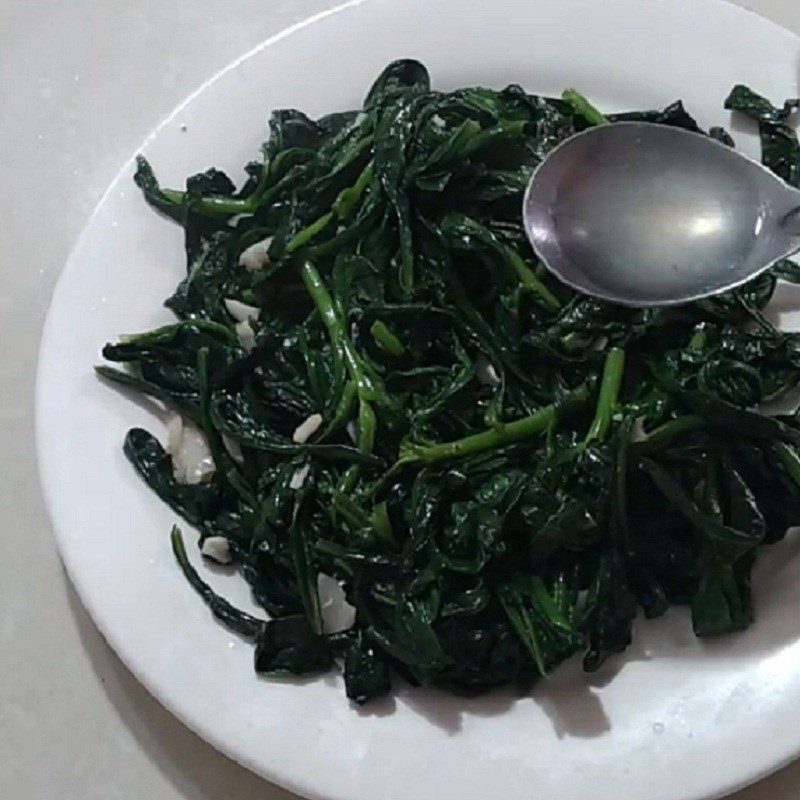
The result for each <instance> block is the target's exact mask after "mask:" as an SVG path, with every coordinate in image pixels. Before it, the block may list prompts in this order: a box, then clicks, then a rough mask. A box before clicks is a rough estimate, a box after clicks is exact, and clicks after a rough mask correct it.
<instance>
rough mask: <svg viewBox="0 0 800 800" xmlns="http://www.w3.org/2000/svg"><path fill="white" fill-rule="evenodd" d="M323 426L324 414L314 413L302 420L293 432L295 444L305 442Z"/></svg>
mask: <svg viewBox="0 0 800 800" xmlns="http://www.w3.org/2000/svg"><path fill="white" fill-rule="evenodd" d="M321 427H322V414H312V415H311V416H310V417H309V418H308V419H307V420H305V421H304V422H301V423H300V424H299V425H298V426H297V428H295V431H294V433H293V434H292V441H293V442H294V443H295V444H305V443H306V442H307V441H308V440H309V439H310V438H311V437H312V436H313V435H314V434H315V433H316V432H317V431H318V430H319V429H320V428H321Z"/></svg>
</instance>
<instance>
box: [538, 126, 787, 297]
mask: <svg viewBox="0 0 800 800" xmlns="http://www.w3.org/2000/svg"><path fill="white" fill-rule="evenodd" d="M523 219H524V223H525V228H526V231H527V233H528V237H529V238H530V241H531V244H532V245H533V248H534V250H535V251H536V253H537V255H538V256H539V257H540V258H541V259H542V261H543V262H544V264H545V266H546V267H547V268H548V269H549V270H550V271H551V272H553V273H554V274H555V275H556V276H557V277H558V278H559V279H561V280H562V281H563V282H564V283H566V284H568V285H570V286H572V287H573V288H575V289H577V290H579V291H581V292H584V293H586V294H590V295H594V296H596V297H600V298H602V299H604V300H609V301H612V302H617V303H621V304H624V305H631V306H660V305H674V304H679V303H686V302H690V301H692V300H697V299H700V298H702V297H708V296H710V295H714V294H719V293H721V292H724V291H727V290H729V289H732V288H734V287H735V286H738V285H740V284H742V283H744V282H746V281H747V280H749V279H751V278H753V277H755V276H756V275H758V274H759V273H761V272H763V271H764V270H766V269H768V268H769V267H770V266H772V265H773V264H774V263H775V262H776V261H778V260H779V259H781V258H785V257H786V256H788V255H791V254H792V253H794V252H797V250H798V249H800V191H798V190H797V189H793V188H791V187H789V186H788V185H787V184H786V183H784V182H783V181H782V180H781V179H780V178H778V177H776V176H775V175H773V174H772V173H771V172H770V171H769V170H768V169H766V168H765V167H764V166H762V165H761V164H759V163H758V162H756V161H753V160H752V159H749V158H747V157H746V156H743V155H742V154H741V153H738V152H737V151H736V150H734V149H733V148H731V147H728V146H727V145H724V144H722V143H720V142H718V141H717V140H715V139H712V138H710V137H708V136H703V135H702V134H698V133H692V132H689V131H685V130H683V129H680V128H674V127H669V126H666V125H657V124H652V123H644V122H620V123H614V124H610V125H600V126H598V127H595V128H590V129H588V130H586V131H584V132H582V133H579V134H577V135H576V136H573V137H571V138H570V139H568V140H567V141H565V142H564V143H562V144H561V145H560V146H559V147H557V148H556V149H555V150H553V151H552V152H551V153H550V154H549V155H548V156H547V158H546V159H545V160H544V161H543V162H542V164H541V165H540V166H539V168H538V169H537V171H536V172H535V173H534V175H533V177H532V179H531V182H530V185H529V186H528V190H527V192H526V194H525V200H524V206H523Z"/></svg>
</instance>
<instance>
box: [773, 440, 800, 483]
mask: <svg viewBox="0 0 800 800" xmlns="http://www.w3.org/2000/svg"><path fill="white" fill-rule="evenodd" d="M775 449H776V451H777V453H778V456H779V458H780V460H781V462H782V463H783V466H784V467H786V471H787V472H788V473H789V477H790V478H791V479H792V480H793V481H794V482H795V483H796V484H797V485H798V486H800V456H798V454H797V451H796V450H794V449H792V448H791V447H789V446H788V445H785V444H784V443H783V442H776V443H775Z"/></svg>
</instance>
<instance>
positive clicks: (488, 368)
mask: <svg viewBox="0 0 800 800" xmlns="http://www.w3.org/2000/svg"><path fill="white" fill-rule="evenodd" d="M475 375H476V376H477V378H478V380H479V381H480V382H481V383H482V384H483V385H484V386H499V385H500V376H499V375H498V374H497V370H496V369H495V368H494V364H492V362H491V361H489V359H488V358H486V356H485V355H483V353H481V354H480V355H479V356H478V358H477V359H476V361H475Z"/></svg>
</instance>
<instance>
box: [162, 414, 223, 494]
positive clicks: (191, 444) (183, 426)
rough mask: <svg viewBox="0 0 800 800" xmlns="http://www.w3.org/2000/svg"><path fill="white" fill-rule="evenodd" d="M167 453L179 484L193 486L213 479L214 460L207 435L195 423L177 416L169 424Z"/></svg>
mask: <svg viewBox="0 0 800 800" xmlns="http://www.w3.org/2000/svg"><path fill="white" fill-rule="evenodd" d="M166 450H167V452H168V453H169V454H170V456H172V470H173V473H174V474H175V480H176V481H178V483H185V484H188V485H190V486H193V485H195V484H198V483H203V482H205V481H208V480H210V479H211V476H212V475H213V474H214V459H213V457H212V456H211V449H210V448H209V446H208V442H207V441H206V437H205V434H204V433H203V431H201V430H200V428H198V427H197V426H196V425H195V424H194V423H192V422H189V421H188V420H185V419H183V418H182V417H181V416H180V415H178V414H175V415H174V416H173V417H171V418H170V420H169V422H168V423H167V448H166Z"/></svg>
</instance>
